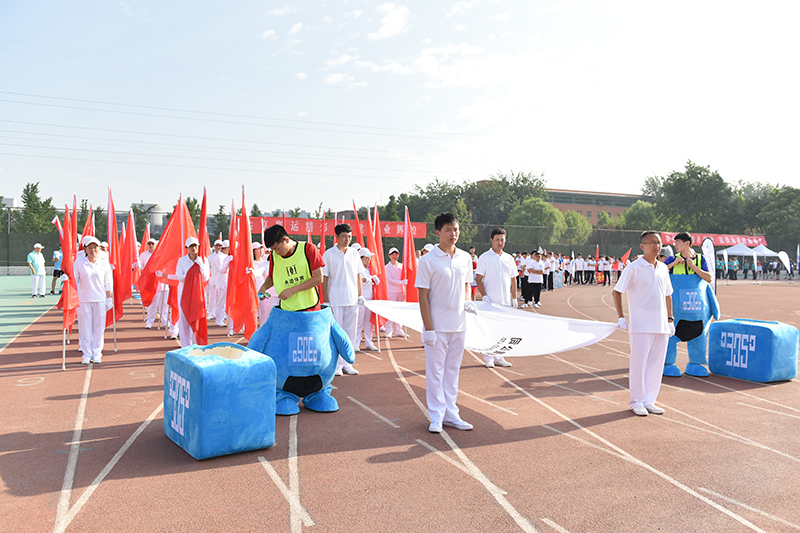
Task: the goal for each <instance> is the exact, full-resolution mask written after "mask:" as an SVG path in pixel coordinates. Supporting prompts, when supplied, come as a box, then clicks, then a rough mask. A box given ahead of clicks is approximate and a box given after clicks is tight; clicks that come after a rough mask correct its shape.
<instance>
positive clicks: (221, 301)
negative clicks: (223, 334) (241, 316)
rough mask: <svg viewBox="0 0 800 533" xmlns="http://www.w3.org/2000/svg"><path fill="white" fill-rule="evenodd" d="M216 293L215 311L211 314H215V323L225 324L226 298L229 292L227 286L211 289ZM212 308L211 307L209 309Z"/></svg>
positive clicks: (214, 297)
mask: <svg viewBox="0 0 800 533" xmlns="http://www.w3.org/2000/svg"><path fill="white" fill-rule="evenodd" d="M211 292H213V293H215V294H214V296H213V299H214V302H215V305H214V307H213V311H211V314H212V315H214V323H215V324H216V325H218V326H224V325H225V298H226V297H227V294H228V288H227V287H217V288H215V289H213V290H209V293H211ZM211 309H212V308H211V307H209V310H211Z"/></svg>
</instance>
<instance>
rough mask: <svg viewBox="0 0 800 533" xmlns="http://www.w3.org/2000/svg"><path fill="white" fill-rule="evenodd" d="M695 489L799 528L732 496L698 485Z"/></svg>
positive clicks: (798, 527)
mask: <svg viewBox="0 0 800 533" xmlns="http://www.w3.org/2000/svg"><path fill="white" fill-rule="evenodd" d="M697 490H700V491H703V492H705V493H706V494H710V495H712V496H714V497H716V498H719V499H720V500H723V501H726V502H728V503H732V504H734V505H738V506H739V507H742V508H743V509H747V510H748V511H751V512H753V513H757V514H760V515H761V516H764V517H766V518H769V519H770V520H773V521H775V522H778V523H779V524H783V525H784V526H787V527H790V528H792V529H800V526H798V525H797V524H794V523H792V522H789V521H788V520H784V519H783V518H780V517H778V516H775V515H772V514H769V513H765V512H764V511H762V510H761V509H756V508H755V507H751V506H749V505H747V504H746V503H742V502H740V501H737V500H734V499H733V498H729V497H727V496H724V495H722V494H720V493H718V492H714V491H713V490H708V489H704V488H703V487H699V488H698V489H697Z"/></svg>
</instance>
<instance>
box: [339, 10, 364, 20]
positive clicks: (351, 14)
mask: <svg viewBox="0 0 800 533" xmlns="http://www.w3.org/2000/svg"><path fill="white" fill-rule="evenodd" d="M363 14H364V12H363V11H361V10H360V9H356V10H354V11H347V12H346V13H344V15H343V16H345V17H353V18H354V19H357V18H358V17H360V16H361V15H363Z"/></svg>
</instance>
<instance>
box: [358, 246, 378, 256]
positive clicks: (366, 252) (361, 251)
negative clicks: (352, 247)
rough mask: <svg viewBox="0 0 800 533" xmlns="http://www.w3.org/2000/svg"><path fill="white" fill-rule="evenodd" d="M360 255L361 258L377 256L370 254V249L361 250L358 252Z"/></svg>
mask: <svg viewBox="0 0 800 533" xmlns="http://www.w3.org/2000/svg"><path fill="white" fill-rule="evenodd" d="M358 255H359V256H361V257H372V256H373V255H375V254H373V253H372V252H370V251H369V248H361V249H360V250H359V251H358Z"/></svg>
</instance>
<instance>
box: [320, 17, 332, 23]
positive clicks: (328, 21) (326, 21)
mask: <svg viewBox="0 0 800 533" xmlns="http://www.w3.org/2000/svg"><path fill="white" fill-rule="evenodd" d="M322 22H324V23H325V24H330V23H331V22H333V19H332V18H330V17H329V16H327V15H326V16H325V18H324V19H322Z"/></svg>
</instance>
